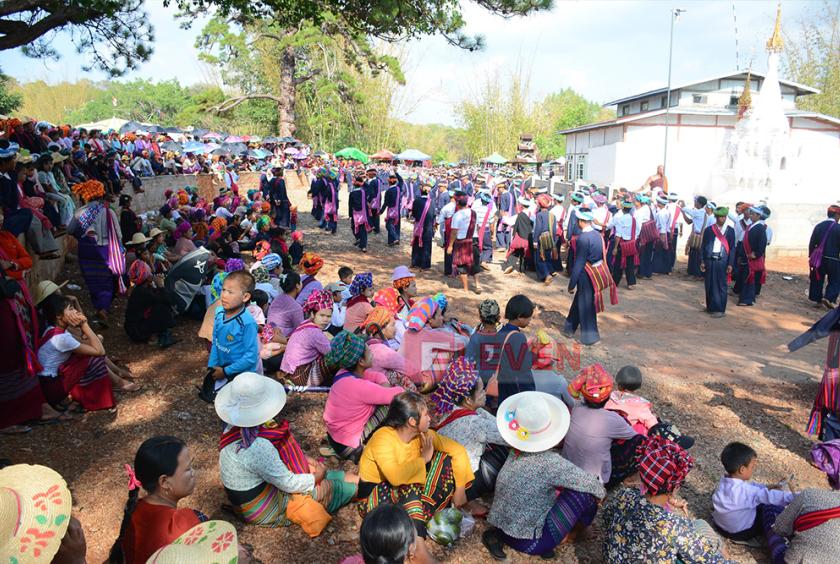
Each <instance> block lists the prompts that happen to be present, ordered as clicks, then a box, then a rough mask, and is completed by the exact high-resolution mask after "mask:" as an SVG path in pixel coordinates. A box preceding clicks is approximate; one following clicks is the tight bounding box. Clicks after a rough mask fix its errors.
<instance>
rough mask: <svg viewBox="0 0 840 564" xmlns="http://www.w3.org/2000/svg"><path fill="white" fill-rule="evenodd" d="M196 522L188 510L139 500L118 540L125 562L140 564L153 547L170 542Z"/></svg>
mask: <svg viewBox="0 0 840 564" xmlns="http://www.w3.org/2000/svg"><path fill="white" fill-rule="evenodd" d="M200 522H201V520H200V519H199V518H198V515H197V514H196V512H195V511H194V510H192V509H189V508H183V509H173V508H172V507H167V506H165V505H156V504H153V503H147V502H146V501H144V500H142V499H141V500H140V501H138V502H137V507H136V508H135V509H134V513H132V514H131V522H130V523H129V524H128V527H127V528H126V531H125V534H124V535H123V539H122V545H123V552H124V553H125V562H126V564H144V563H145V562H146V561H147V560H148V559H149V557H150V556H151V555H152V554H154V553H155V551H156V550H157V549H159V548H161V547H164V546H166V545H167V544H170V543H172V541H174V540H175V539H177V538H178V537H180V536H181V535H183V534H184V533H186V532H187V531H189V530H190V529H191V528H193V527H195V526H196V525H198V524H199V523H200Z"/></svg>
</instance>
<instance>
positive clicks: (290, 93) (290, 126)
mask: <svg viewBox="0 0 840 564" xmlns="http://www.w3.org/2000/svg"><path fill="white" fill-rule="evenodd" d="M295 65H296V59H295V48H294V47H293V46H291V45H290V46H288V47H286V48H285V49H284V50H283V56H282V57H281V58H280V100H281V101H280V103H278V104H277V109H278V110H279V113H280V118H279V121H278V129H279V135H280V137H294V134H295V129H296V127H295V95H296V94H297V92H296V84H295Z"/></svg>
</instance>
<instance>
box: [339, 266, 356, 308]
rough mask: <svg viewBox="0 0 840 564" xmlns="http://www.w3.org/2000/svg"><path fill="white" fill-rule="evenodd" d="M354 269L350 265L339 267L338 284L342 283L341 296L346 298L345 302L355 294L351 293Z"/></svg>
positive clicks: (343, 298)
mask: <svg viewBox="0 0 840 564" xmlns="http://www.w3.org/2000/svg"><path fill="white" fill-rule="evenodd" d="M354 274H355V273H354V272H353V269H352V268H350V267H349V266H342V267H341V268H339V269H338V282H337V284H340V285H341V298H342V300H344V303H345V304H346V303H347V300H349V299H350V298H352V297H353V296H351V295H350V284H352V283H353V275H354Z"/></svg>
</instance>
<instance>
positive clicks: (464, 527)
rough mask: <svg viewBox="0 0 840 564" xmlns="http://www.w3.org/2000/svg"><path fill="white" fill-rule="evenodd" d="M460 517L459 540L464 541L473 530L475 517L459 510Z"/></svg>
mask: <svg viewBox="0 0 840 564" xmlns="http://www.w3.org/2000/svg"><path fill="white" fill-rule="evenodd" d="M461 515H462V516H463V518H462V519H461V534H460V535H459V538H462V539H465V538H467V537H468V536H470V535H471V534H472V532H473V531H474V530H475V517H473V516H472V515H470V514H469V513H467V512H466V511H463V510H461Z"/></svg>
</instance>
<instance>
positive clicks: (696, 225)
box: [683, 196, 709, 278]
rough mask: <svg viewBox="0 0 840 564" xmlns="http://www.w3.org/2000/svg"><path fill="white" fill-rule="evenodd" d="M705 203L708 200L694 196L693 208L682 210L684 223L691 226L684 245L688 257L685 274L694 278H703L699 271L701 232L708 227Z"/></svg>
mask: <svg viewBox="0 0 840 564" xmlns="http://www.w3.org/2000/svg"><path fill="white" fill-rule="evenodd" d="M706 203H708V200H706V198H705V196H696V197H695V198H694V207H693V208H692V209H690V210H684V213H683V218H684V219H685V222H686V223H688V224H689V225H691V234H690V235H689V236H688V241H686V244H685V254H687V255H688V270H687V272H688V275H689V276H694V277H695V278H703V272H702V271H701V270H700V245H701V244H702V242H703V232H704V231H705V230H706V227H708V226H709V216H708V215H707V214H706Z"/></svg>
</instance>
